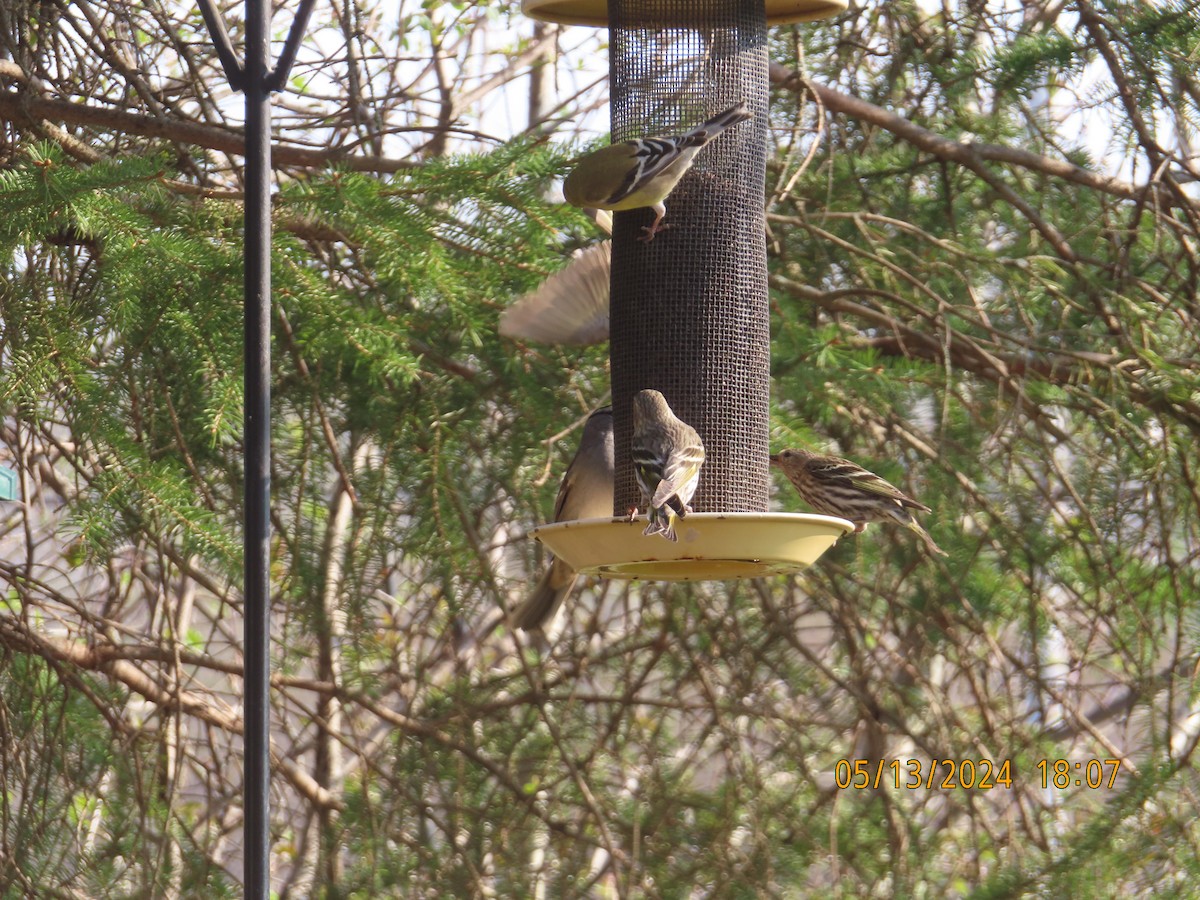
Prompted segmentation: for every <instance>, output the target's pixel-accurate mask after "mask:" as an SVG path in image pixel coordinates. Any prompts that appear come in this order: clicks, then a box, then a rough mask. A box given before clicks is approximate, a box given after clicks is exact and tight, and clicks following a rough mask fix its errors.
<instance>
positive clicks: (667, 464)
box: [630, 391, 704, 541]
mask: <svg viewBox="0 0 1200 900" xmlns="http://www.w3.org/2000/svg"><path fill="white" fill-rule="evenodd" d="M630 455H631V456H632V458H633V471H634V475H635V476H636V477H637V483H638V487H639V488H641V491H642V496H643V497H645V499H646V504H647V505H648V506H649V507H650V511H649V516H650V524H648V525H647V526H646V530H645V531H643V532H642V534H661V535H662V536H663V537H665V538H666V539H667V540H668V541H676V540H679V538H678V537H677V536H676V534H675V519H676V518H677V517H680V516H686V515H687V514H688V513H690V512H691V511H692V508H691V507H690V506H689V505H688V504H689V503H691V501H692V496H693V495H694V494H695V493H696V485H697V484H699V483H700V467H701V466H702V465H704V444H703V443H701V441H700V435H699V434H697V433H696V429H695V428H693V427H692V426H691V425H689V424H687V423H686V422H684V421H682V420H680V419H679V418H677V417H676V415H675V413H673V412H671V407H670V406H668V405H667V400H666V398H665V397H663V395H662V394H660V393H659V392H658V391H638V392H637V393H636V394H635V395H634V397H633V437H632V439H631V441H630Z"/></svg>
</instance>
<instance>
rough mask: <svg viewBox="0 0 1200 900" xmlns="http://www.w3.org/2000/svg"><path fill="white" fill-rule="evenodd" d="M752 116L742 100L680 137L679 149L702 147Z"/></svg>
mask: <svg viewBox="0 0 1200 900" xmlns="http://www.w3.org/2000/svg"><path fill="white" fill-rule="evenodd" d="M752 115H753V114H752V113H751V112H750V110H749V109H747V108H746V101H745V100H743V101H742V102H741V103H738V104H735V105H734V106H731V107H729V109H727V110H725V112H723V113H718V114H717V115H715V116H713V117H712V118H711V119H709V120H708V121H707V122H703V123H702V124H700V125H697V126H696V127H695V128H693V129H692V130H691V131H689V132H688V133H687V134H684V135H682V136H681V137H680V138H679V148H680V149H681V150H682V149H684V148H685V147H703V146H704V145H705V144H707V143H708V142H709V141H711V140H712V139H713V138H715V137H716V136H717V135H719V134H720V133H721V132H722V131H724V130H725V129H726V128H729V127H730V126H731V125H736V124H737V123H738V122H744V121H746V120H747V119H749V118H750V117H751V116H752Z"/></svg>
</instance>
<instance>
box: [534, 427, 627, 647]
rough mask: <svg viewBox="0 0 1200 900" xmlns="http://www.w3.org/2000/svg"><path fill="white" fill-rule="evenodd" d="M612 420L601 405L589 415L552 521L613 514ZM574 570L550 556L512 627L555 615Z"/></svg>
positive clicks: (538, 622) (560, 488) (537, 623)
mask: <svg viewBox="0 0 1200 900" xmlns="http://www.w3.org/2000/svg"><path fill="white" fill-rule="evenodd" d="M613 482H614V479H613V417H612V407H611V406H602V407H601V408H600V409H598V410H596V411H595V412H594V413H592V414H591V415H590V416H588V420H587V422H586V423H585V424H584V426H583V435H582V436H581V437H580V438H579V449H578V450H576V451H575V456H574V458H573V459H572V460H571V464H570V465H569V466H567V471H566V472H565V473H564V474H563V480H562V484H560V485H559V486H558V499H557V500H555V501H554V521H555V522H569V521H572V520H574V519H599V518H605V517H609V516H611V515H612V511H613ZM576 574H577V573H576V572H575V570H574V569H572V568H571V567H570V566H569V565H567V563H565V562H564V561H563V560H561V559H556V558H554V557H551V559H550V566H549V568H547V569H546V571H545V573H544V574H543V575H542V577H541V578H540V579H539V580H538V583H537V585H536V586H535V587H534V589H533V591H532V592H531V593H530V595H529V596H528V597H527V598H526V599H525V601H524V602H523V603H522V604H521V605H520V606H518V607H517V609H516V610H515V611H514V612H513V614H512V623H513V625H515V626H516V627H517V628H520V629H521V630H522V631H530V630H531V629H534V628H540V627H541V626H542V625H544V624H545V623H546V622H548V621H549V620H550V618H551V617H552V616H553V615H554V614H555V613H556V612H558V608H559V606H561V605H562V602H563V599H564V598H565V597H566V596H567V594H569V593H570V592H571V588H572V587H573V586H574V584H575V578H576Z"/></svg>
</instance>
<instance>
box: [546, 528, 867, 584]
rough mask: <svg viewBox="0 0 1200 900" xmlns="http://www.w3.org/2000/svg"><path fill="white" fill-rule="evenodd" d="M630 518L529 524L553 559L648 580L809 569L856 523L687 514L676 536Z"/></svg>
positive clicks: (602, 573)
mask: <svg viewBox="0 0 1200 900" xmlns="http://www.w3.org/2000/svg"><path fill="white" fill-rule="evenodd" d="M645 527H646V517H645V516H644V515H643V516H639V517H638V519H637V520H636V521H633V522H630V521H628V520H627V519H624V518H616V519H578V520H576V521H573V522H555V523H554V524H552V525H542V526H541V527H539V528H535V529H534V530H533V532H532V533H533V536H534V537H535V538H537V539H538V540H539V541H541V542H542V543H543V544H545V545H546V546H547V547H548V548H550V550H551V551H552V552H553V553H554V555H555V556H557V557H558V558H559V559H561V560H564V561H565V562H567V563H568V564H569V565H570V566H571V567H572V568H574V569H577V570H578V571H580V572H583V573H585V574H588V575H600V576H601V577H604V578H644V579H646V580H647V581H719V580H724V579H732V578H761V577H763V576H764V575H786V574H789V573H792V572H799V571H802V570H803V569H807V568H808V567H809V566H811V565H812V564H813V563H814V562H816V561H817V560H818V559H819V558H820V556H821V554H822V553H824V552H825V551H826V550H828V549H829V548H830V547H832V546H833V545H834V542H836V541H837V539H838V538H840V537H841V536H842V535H843V534H846V533H847V532H850V531H853V530H854V526H853V525H852V524H851V523H850V522H847V521H846V520H845V519H838V518H835V517H834V516H814V515H802V514H800V513H692V514H691V515H690V516H688V517H687V518H685V519H680V520H678V521H677V522H676V523H675V532H676V534H678V535H679V540H678V542H674V543H673V542H671V541H668V540H666V539H665V538H664V537H662V535H657V534H651V535H644V534H642V530H643V529H644V528H645Z"/></svg>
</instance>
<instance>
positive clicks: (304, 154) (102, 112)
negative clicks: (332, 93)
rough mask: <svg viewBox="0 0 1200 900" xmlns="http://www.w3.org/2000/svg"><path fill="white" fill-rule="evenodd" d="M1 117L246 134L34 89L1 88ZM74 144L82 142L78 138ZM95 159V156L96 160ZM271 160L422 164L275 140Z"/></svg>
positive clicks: (242, 148) (15, 73) (230, 136)
mask: <svg viewBox="0 0 1200 900" xmlns="http://www.w3.org/2000/svg"><path fill="white" fill-rule="evenodd" d="M0 78H7V79H9V80H11V81H14V82H16V83H18V84H26V83H27V82H28V79H27V78H26V76H25V74H24V72H22V70H21V69H20V68H19V67H18V66H16V65H14V64H13V63H11V62H7V61H4V60H0ZM0 119H5V120H7V121H10V122H16V121H22V120H30V119H32V120H34V121H35V122H36V121H38V120H42V119H45V120H48V121H52V122H63V123H69V124H72V125H84V126H87V127H89V128H98V129H103V130H108V131H117V132H121V133H123V134H136V135H139V136H141V137H153V138H164V139H166V140H169V141H175V142H177V143H181V144H193V145H195V146H198V147H204V148H205V149H208V150H216V151H219V152H222V153H230V154H234V155H239V156H240V155H243V154H245V152H246V138H245V136H244V135H243V134H241V133H239V132H237V131H232V130H230V129H227V128H217V127H215V126H212V125H201V124H199V123H198V122H184V121H180V120H178V119H170V118H165V117H163V118H160V117H156V116H146V115H140V114H138V113H131V112H125V111H123V110H117V109H100V108H98V107H95V106H86V105H84V104H82V103H71V102H69V101H66V100H54V99H51V98H47V97H38V96H36V95H35V94H33V93H32V92H31V91H30V90H20V91H16V92H0ZM70 140H71V141H72V143H73V144H77V143H78V142H77V141H75V140H74V139H73V138H71V139H70ZM93 161H94V160H93ZM271 162H272V163H273V164H274V165H276V166H302V167H305V168H311V169H324V168H329V167H330V166H339V167H342V168H346V169H350V170H352V171H356V172H376V173H384V174H389V173H394V172H402V171H404V170H406V169H413V168H417V167H418V166H419V164H418V163H414V162H412V161H411V160H406V159H394V158H392V157H386V156H355V155H351V154H349V153H346V152H345V151H343V150H308V149H305V148H303V147H297V146H294V145H292V144H281V143H275V144H272V146H271Z"/></svg>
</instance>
